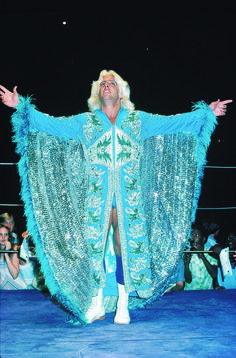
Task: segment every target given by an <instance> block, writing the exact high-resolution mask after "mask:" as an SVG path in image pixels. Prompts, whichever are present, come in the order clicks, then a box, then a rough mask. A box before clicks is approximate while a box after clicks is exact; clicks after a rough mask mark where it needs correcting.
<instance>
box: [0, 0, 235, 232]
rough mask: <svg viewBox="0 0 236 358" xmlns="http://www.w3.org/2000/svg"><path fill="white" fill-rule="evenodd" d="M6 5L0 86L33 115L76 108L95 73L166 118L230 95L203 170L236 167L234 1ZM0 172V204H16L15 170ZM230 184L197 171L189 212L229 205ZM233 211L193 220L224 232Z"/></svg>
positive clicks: (11, 157)
mask: <svg viewBox="0 0 236 358" xmlns="http://www.w3.org/2000/svg"><path fill="white" fill-rule="evenodd" d="M11 4H13V3H12V2H11ZM110 4H113V3H110ZM13 5H14V4H13ZM13 5H9V6H8V5H5V6H4V7H3V8H2V11H1V13H0V21H1V22H0V25H1V28H0V31H1V32H0V37H1V42H0V49H1V62H0V83H1V84H2V85H3V86H5V87H7V88H8V89H10V90H12V88H13V86H15V85H17V86H18V91H19V93H20V94H22V95H27V94H29V95H33V96H34V98H35V99H36V105H37V107H38V109H39V110H40V111H42V112H46V113H49V114H51V115H55V116H58V115H71V114H76V113H80V112H84V111H86V110H87V99H88V98H89V96H90V88H91V82H92V81H93V80H94V79H97V78H98V75H99V72H100V71H101V70H102V69H107V70H108V69H114V70H115V71H116V72H117V73H119V74H120V75H121V76H122V77H123V78H124V79H125V80H127V81H128V82H129V85H130V88H131V101H132V102H134V103H135V105H136V108H137V109H139V110H144V111H147V112H152V113H160V114H167V115H169V114H175V113H182V112H187V111H190V110H191V104H192V102H196V101H198V100H201V99H203V100H205V101H207V102H208V103H210V102H211V101H215V100H217V99H218V98H220V99H221V100H224V99H228V98H230V99H233V100H234V103H233V104H231V105H229V106H228V112H227V116H226V117H220V118H219V126H218V127H217V129H216V130H215V132H214V134H213V136H212V142H211V145H210V148H209V151H208V165H209V166H224V167H228V166H229V167H233V166H234V167H235V166H236V159H235V153H236V150H235V133H236V132H235V129H236V118H235V64H236V61H235V54H236V51H235V10H234V5H228V4H226V3H222V4H221V7H217V6H214V7H210V6H209V7H207V6H206V5H204V6H202V7H201V6H198V7H197V9H196V8H195V6H194V4H191V5H192V6H191V8H189V9H186V8H184V9H180V8H179V7H177V6H176V7H175V8H173V7H171V5H169V8H168V6H166V8H162V9H160V7H159V6H158V5H157V4H154V5H152V6H149V5H148V3H147V4H144V3H143V2H142V7H141V6H138V5H137V4H136V5H135V7H131V5H130V6H128V5H127V3H124V4H122V3H117V5H116V6H117V8H118V10H117V8H115V5H114V4H113V6H111V5H107V4H106V5H105V4H104V3H99V4H97V3H96V4H93V3H89V4H87V5H85V4H84V5H77V6H76V7H73V6H70V4H67V5H63V7H58V5H57V6H56V5H55V7H53V6H52V5H51V7H49V6H48V5H45V4H44V5H42V3H41V2H40V5H35V4H34V5H32V4H31V3H28V6H26V5H25V6H23V5H22V3H21V4H19V5H14V6H13ZM64 21H65V22H66V25H63V22H64ZM11 114H12V110H11V109H9V108H6V107H5V106H4V105H2V104H0V117H1V135H0V136H1V141H0V144H1V146H0V156H1V158H0V162H1V163H15V162H17V161H18V156H17V155H16V154H15V152H14V144H12V142H11V126H10V121H9V117H10V115H11ZM0 170H1V181H0V183H1V198H0V203H13V204H15V203H20V197H19V191H20V186H19V178H18V174H17V170H16V167H15V166H2V165H1V166H0ZM235 179H236V170H235V169H206V170H205V177H204V180H203V186H202V194H201V197H200V201H199V208H203V207H204V208H208V207H209V208H218V207H236V189H235ZM4 211H8V212H9V211H10V212H13V214H14V216H15V218H16V224H17V228H18V231H19V232H22V231H24V230H25V220H24V218H23V208H22V207H1V212H4ZM235 212H236V211H235V209H234V210H232V209H231V210H210V211H206V210H198V211H197V222H201V221H202V219H203V218H204V219H208V218H210V220H211V221H217V222H219V223H222V224H223V225H225V226H226V227H227V228H230V227H232V226H234V224H235V223H236V221H235Z"/></svg>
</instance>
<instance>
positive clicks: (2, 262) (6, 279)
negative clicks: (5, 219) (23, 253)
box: [0, 224, 27, 290]
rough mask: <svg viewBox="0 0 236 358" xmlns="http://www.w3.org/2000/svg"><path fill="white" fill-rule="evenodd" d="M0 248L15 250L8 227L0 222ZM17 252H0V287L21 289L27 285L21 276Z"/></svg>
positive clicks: (2, 288)
mask: <svg viewBox="0 0 236 358" xmlns="http://www.w3.org/2000/svg"><path fill="white" fill-rule="evenodd" d="M0 248H1V250H17V249H18V246H17V245H16V244H14V240H13V237H12V236H11V232H10V229H9V228H8V227H7V226H5V225H3V224H0ZM19 273H20V268H19V258H18V253H0V289H1V290H22V289H26V288H27V285H26V283H25V281H24V280H23V278H22V277H21V275H20V274H19Z"/></svg>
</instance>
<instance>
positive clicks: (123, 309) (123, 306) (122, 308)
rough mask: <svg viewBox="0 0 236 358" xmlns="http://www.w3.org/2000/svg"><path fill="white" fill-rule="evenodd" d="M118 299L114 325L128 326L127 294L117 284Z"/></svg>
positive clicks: (122, 287)
mask: <svg viewBox="0 0 236 358" xmlns="http://www.w3.org/2000/svg"><path fill="white" fill-rule="evenodd" d="M118 291H119V298H118V303H117V309H116V315H115V318H114V323H115V324H129V323H130V316H129V309H128V301H129V294H128V293H126V292H125V286H124V285H120V284H119V283H118Z"/></svg>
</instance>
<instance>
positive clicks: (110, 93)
mask: <svg viewBox="0 0 236 358" xmlns="http://www.w3.org/2000/svg"><path fill="white" fill-rule="evenodd" d="M99 97H100V100H101V102H102V103H105V102H106V101H112V102H113V103H116V102H117V101H118V100H119V99H120V94H119V87H118V85H117V83H116V81H115V79H114V76H112V75H105V76H103V80H102V82H101V83H100V86H99Z"/></svg>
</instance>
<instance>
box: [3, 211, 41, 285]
mask: <svg viewBox="0 0 236 358" xmlns="http://www.w3.org/2000/svg"><path fill="white" fill-rule="evenodd" d="M0 250H1V253H0V289H1V290H23V289H38V290H45V289H46V287H45V284H44V278H43V275H42V272H41V270H40V265H39V262H38V260H37V257H36V254H35V247H34V243H33V240H32V237H31V235H30V234H29V233H28V232H23V233H22V234H21V236H20V237H18V235H17V234H16V232H15V222H14V218H13V215H12V214H9V213H3V214H1V215H0ZM5 251H6V252H5Z"/></svg>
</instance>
